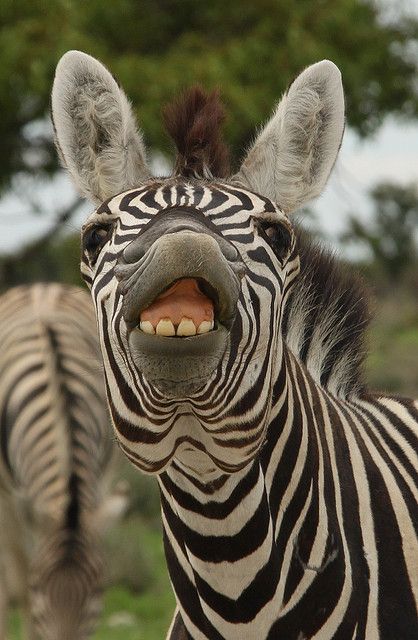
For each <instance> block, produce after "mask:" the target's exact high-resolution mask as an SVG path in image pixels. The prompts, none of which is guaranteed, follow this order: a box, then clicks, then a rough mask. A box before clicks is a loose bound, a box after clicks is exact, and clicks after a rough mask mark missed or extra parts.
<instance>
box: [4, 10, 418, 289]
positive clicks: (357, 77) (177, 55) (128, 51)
mask: <svg viewBox="0 0 418 640" xmlns="http://www.w3.org/2000/svg"><path fill="white" fill-rule="evenodd" d="M417 34H418V20H415V19H409V20H407V19H406V18H405V16H399V17H397V18H396V19H392V20H387V19H386V20H383V19H382V15H381V13H380V11H379V4H378V3H377V2H376V0H339V1H338V2H335V0H259V1H258V2H254V1H253V0H229V2H225V1H224V0H211V1H210V2H204V1H203V0H141V1H140V2H138V0H112V2H103V0H89V1H88V2H83V1H82V0H72V1H71V2H67V1H65V0H19V2H16V1H15V0H2V2H1V3H0V114H1V117H0V139H1V143H2V153H1V154H0V196H1V193H2V192H4V190H7V189H13V187H14V186H15V182H16V181H15V176H16V175H19V176H21V175H22V174H23V175H33V176H35V177H36V178H38V177H41V176H42V177H43V178H44V177H45V176H49V175H50V176H53V175H54V174H55V172H56V171H57V170H58V161H57V157H56V153H55V150H54V148H53V142H52V129H51V127H50V124H49V116H48V112H49V95H50V89H51V85H52V80H53V75H54V69H55V66H56V64H57V61H58V59H59V58H60V56H61V55H62V54H63V53H64V52H65V51H67V50H68V49H81V50H84V51H87V52H88V53H91V54H92V55H93V56H95V57H97V58H99V59H100V60H102V61H103V62H104V63H105V64H106V65H107V66H108V67H109V68H110V69H111V70H112V71H113V73H114V74H115V75H116V76H117V78H118V79H119V81H120V82H121V84H122V85H123V87H124V88H125V90H126V92H127V94H128V96H129V98H130V99H131V101H132V102H133V104H134V105H135V109H136V111H137V115H138V119H139V122H140V124H141V127H142V128H143V131H144V133H145V138H146V142H147V145H148V147H149V148H150V149H152V150H154V151H160V152H162V153H163V154H164V155H167V153H168V152H169V147H170V143H169V142H168V139H167V137H166V135H165V134H164V132H163V130H162V124H161V107H162V105H163V104H164V103H166V102H168V101H169V100H171V99H172V97H173V96H174V95H176V94H177V93H178V91H179V90H180V89H182V88H183V87H184V86H187V85H190V84H192V83H195V82H198V83H201V84H202V85H204V86H205V87H209V88H210V87H214V86H219V87H220V89H221V93H222V96H223V98H224V101H225V103H226V106H227V112H228V114H229V117H228V120H227V124H226V137H227V139H228V140H229V141H230V143H231V145H232V149H233V156H234V157H235V158H236V157H237V156H238V155H240V154H242V153H243V151H244V149H245V147H246V146H247V144H248V142H249V141H250V137H251V136H252V135H253V132H254V127H255V126H256V125H257V124H258V123H260V122H262V121H263V120H265V119H266V118H267V117H268V115H269V113H270V112H271V109H272V107H273V105H274V104H275V102H276V101H277V100H278V98H279V97H280V94H281V93H282V92H283V91H284V89H285V88H286V86H287V85H288V84H289V82H291V80H292V78H293V77H294V76H295V75H296V74H297V73H298V72H299V71H300V70H301V69H302V68H303V67H304V66H306V65H308V64H310V63H312V62H315V61H317V60H319V59H321V58H325V57H326V58H330V59H332V60H334V61H335V62H336V64H337V65H338V66H339V67H340V68H341V70H342V73H343V78H344V85H345V90H346V98H347V118H348V123H349V124H350V125H351V126H352V127H353V128H354V129H356V130H357V131H358V132H360V134H362V135H364V136H367V135H369V134H370V133H372V132H373V131H375V130H376V128H377V127H378V126H379V125H380V123H381V122H382V120H383V118H384V117H385V115H387V114H402V115H405V116H410V117H416V116H417V115H418V86H417V84H416V77H417V71H418V69H417V67H418V62H417V59H416V56H415V57H414V56H411V47H412V46H413V45H414V43H415V42H416V38H417ZM19 184H21V182H19ZM16 189H17V187H16ZM0 223H1V203H0ZM52 275H53V274H51V276H52Z"/></svg>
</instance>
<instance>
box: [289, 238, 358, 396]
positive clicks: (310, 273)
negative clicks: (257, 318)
mask: <svg viewBox="0 0 418 640" xmlns="http://www.w3.org/2000/svg"><path fill="white" fill-rule="evenodd" d="M297 236H298V249H299V256H300V262H301V271H300V275H299V277H298V279H297V281H296V283H295V286H294V289H293V291H292V293H291V295H290V297H289V299H288V301H287V303H286V308H285V310H284V316H283V333H284V336H285V340H286V343H287V344H288V346H289V348H290V349H291V351H292V352H293V353H294V354H295V355H296V356H297V357H298V358H299V359H300V360H301V361H302V362H303V363H304V364H305V365H306V367H307V369H308V371H309V372H310V373H311V375H312V376H313V377H314V379H315V380H316V381H317V382H318V383H319V384H321V385H322V386H323V387H325V388H326V389H328V390H329V391H330V392H331V393H333V394H335V395H338V396H340V397H341V396H342V397H346V396H348V395H351V394H355V393H359V392H360V391H361V390H363V389H364V388H365V383H364V378H363V363H364V359H365V355H366V348H365V333H366V329H367V326H368V324H369V321H370V311H369V304H368V299H369V295H368V292H367V289H366V287H365V285H364V283H363V282H362V280H361V279H360V277H359V275H357V274H356V273H354V272H353V271H352V269H350V267H349V266H348V265H344V264H343V263H341V262H340V261H339V260H338V259H337V258H336V257H335V256H334V255H333V254H332V253H331V252H330V251H329V250H327V249H324V248H323V247H321V246H320V245H319V243H318V242H315V241H314V240H312V239H311V238H309V237H308V235H307V234H306V233H305V232H301V231H300V230H297Z"/></svg>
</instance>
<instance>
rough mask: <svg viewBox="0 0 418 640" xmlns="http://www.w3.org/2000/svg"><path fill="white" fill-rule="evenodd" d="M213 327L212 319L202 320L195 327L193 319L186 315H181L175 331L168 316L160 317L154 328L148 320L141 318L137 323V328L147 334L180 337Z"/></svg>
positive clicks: (206, 331) (193, 334)
mask: <svg viewBox="0 0 418 640" xmlns="http://www.w3.org/2000/svg"><path fill="white" fill-rule="evenodd" d="M213 327H214V323H213V320H212V321H209V320H204V321H203V322H201V323H200V325H199V326H198V328H197V329H196V325H195V323H194V322H193V320H192V319H191V318H186V317H183V318H182V319H181V322H180V324H179V325H178V327H177V331H176V329H175V327H174V324H173V322H172V321H171V320H170V318H162V320H160V321H159V323H158V324H157V327H156V329H154V327H153V325H152V323H151V322H149V320H142V321H141V322H140V324H139V328H140V329H141V331H143V332H144V333H146V334H148V335H154V334H157V335H158V336H167V337H172V336H176V335H177V336H181V337H187V336H195V335H196V334H199V335H201V334H202V333H209V331H212V329H213Z"/></svg>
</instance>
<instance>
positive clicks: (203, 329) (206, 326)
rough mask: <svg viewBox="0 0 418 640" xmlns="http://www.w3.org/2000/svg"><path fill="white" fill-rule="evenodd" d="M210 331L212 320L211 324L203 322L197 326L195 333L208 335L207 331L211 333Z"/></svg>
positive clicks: (207, 321)
mask: <svg viewBox="0 0 418 640" xmlns="http://www.w3.org/2000/svg"><path fill="white" fill-rule="evenodd" d="M212 329H213V320H212V321H211V322H209V320H203V322H201V323H200V324H199V327H198V329H197V333H209V331H212Z"/></svg>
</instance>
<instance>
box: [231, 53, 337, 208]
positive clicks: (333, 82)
mask: <svg viewBox="0 0 418 640" xmlns="http://www.w3.org/2000/svg"><path fill="white" fill-rule="evenodd" d="M343 132H344V94H343V88H342V83H341V73H340V71H339V69H338V67H336V66H335V64H333V63H332V62H330V61H329V60H322V62H318V63H317V64H313V65H311V66H310V67H308V68H307V69H305V71H303V72H302V73H301V74H300V75H299V76H298V77H297V78H296V80H295V81H294V82H293V83H292V84H291V85H290V87H289V89H288V91H287V92H286V93H285V95H284V96H283V98H282V99H281V101H280V102H279V104H278V106H277V108H276V110H275V112H274V114H273V116H272V117H271V119H270V120H269V121H268V123H267V124H266V126H265V127H264V129H262V130H261V132H260V134H259V135H258V137H257V139H256V141H255V143H254V145H253V147H252V148H251V149H250V151H249V152H248V155H247V157H246V158H245V160H244V162H243V163H242V166H241V169H240V170H239V172H238V173H237V174H236V175H235V176H233V178H232V179H231V180H232V183H233V184H237V185H239V186H243V187H246V188H250V189H251V190H252V191H255V192H256V193H259V194H260V195H264V196H267V198H270V200H273V201H274V202H276V203H277V204H278V205H279V207H280V208H281V209H282V210H283V211H285V213H291V212H292V211H294V210H295V209H297V208H299V207H301V206H302V205H303V204H304V203H305V202H309V200H311V199H312V198H315V197H317V196H318V195H319V194H320V193H321V192H322V190H323V188H324V186H325V184H326V182H327V180H328V177H329V174H330V172H331V169H332V167H333V165H334V162H335V160H336V157H337V154H338V151H339V148H340V145H341V140H342V136H343Z"/></svg>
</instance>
